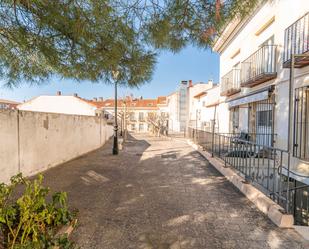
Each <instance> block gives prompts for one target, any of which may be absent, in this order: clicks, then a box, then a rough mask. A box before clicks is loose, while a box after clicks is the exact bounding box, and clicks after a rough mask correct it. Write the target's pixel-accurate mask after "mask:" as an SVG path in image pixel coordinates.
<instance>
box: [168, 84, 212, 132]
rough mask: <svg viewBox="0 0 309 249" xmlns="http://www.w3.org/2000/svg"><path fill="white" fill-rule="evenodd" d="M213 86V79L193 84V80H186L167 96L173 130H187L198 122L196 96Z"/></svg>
mask: <svg viewBox="0 0 309 249" xmlns="http://www.w3.org/2000/svg"><path fill="white" fill-rule="evenodd" d="M212 87H213V82H212V81H209V82H208V83H203V82H199V83H196V84H193V83H192V81H191V80H189V81H186V80H184V81H181V83H180V85H179V87H178V88H177V90H176V91H175V92H174V93H172V94H170V95H168V96H167V113H168V114H169V120H168V122H169V130H170V131H171V132H185V130H186V128H187V127H189V126H193V125H195V124H196V114H197V113H196V111H197V109H196V106H195V101H194V96H195V95H196V94H199V93H201V92H202V91H205V90H207V89H211V88H212Z"/></svg>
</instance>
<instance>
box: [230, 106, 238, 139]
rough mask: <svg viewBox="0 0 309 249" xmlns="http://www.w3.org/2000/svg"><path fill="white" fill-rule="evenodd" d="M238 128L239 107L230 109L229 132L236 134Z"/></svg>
mask: <svg viewBox="0 0 309 249" xmlns="http://www.w3.org/2000/svg"><path fill="white" fill-rule="evenodd" d="M238 127H239V106H236V107H234V108H232V109H230V132H231V133H235V132H237V130H238Z"/></svg>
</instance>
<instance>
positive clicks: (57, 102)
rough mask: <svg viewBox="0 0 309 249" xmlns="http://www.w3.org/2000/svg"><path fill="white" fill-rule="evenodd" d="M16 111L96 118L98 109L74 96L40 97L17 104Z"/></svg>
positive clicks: (90, 102)
mask: <svg viewBox="0 0 309 249" xmlns="http://www.w3.org/2000/svg"><path fill="white" fill-rule="evenodd" d="M17 109H19V110H22V111H33V112H48V113H62V114H71V115H86V116H96V113H97V109H98V107H97V105H96V104H95V103H94V102H92V101H86V100H84V99H82V98H79V97H76V96H63V95H56V96H44V95H42V96H38V97H36V98H34V99H32V100H29V101H27V102H25V103H22V104H19V105H18V106H17Z"/></svg>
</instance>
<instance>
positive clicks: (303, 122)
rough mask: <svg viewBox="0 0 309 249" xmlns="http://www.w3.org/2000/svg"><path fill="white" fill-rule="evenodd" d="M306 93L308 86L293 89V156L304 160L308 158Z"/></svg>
mask: <svg viewBox="0 0 309 249" xmlns="http://www.w3.org/2000/svg"><path fill="white" fill-rule="evenodd" d="M308 94H309V86H305V87H300V88H297V89H295V98H294V132H293V133H294V134H293V156H294V157H297V158H301V159H306V160H308V159H309V127H308V121H309V117H308V109H309V108H308V104H309V101H308V97H309V96H308Z"/></svg>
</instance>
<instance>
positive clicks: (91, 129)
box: [0, 110, 113, 182]
mask: <svg viewBox="0 0 309 249" xmlns="http://www.w3.org/2000/svg"><path fill="white" fill-rule="evenodd" d="M112 134H113V128H112V126H110V125H107V124H106V122H105V120H104V119H102V118H100V117H95V116H83V115H67V114H58V113H57V114H55V113H43V112H30V111H17V110H14V111H11V110H1V111H0V182H8V180H9V179H10V177H11V176H13V175H15V174H17V173H18V172H22V173H23V175H25V176H30V175H33V174H36V173H38V172H41V171H43V170H46V169H48V168H51V167H53V166H56V165H58V164H60V163H63V162H66V161H68V160H71V159H73V158H75V157H78V156H80V155H82V154H85V153H87V152H89V151H92V150H95V149H97V148H99V147H101V146H102V145H103V144H105V142H106V141H107V140H108V139H109V138H110V137H111V136H112Z"/></svg>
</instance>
